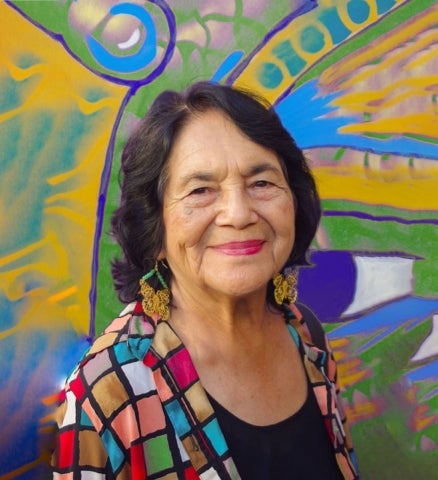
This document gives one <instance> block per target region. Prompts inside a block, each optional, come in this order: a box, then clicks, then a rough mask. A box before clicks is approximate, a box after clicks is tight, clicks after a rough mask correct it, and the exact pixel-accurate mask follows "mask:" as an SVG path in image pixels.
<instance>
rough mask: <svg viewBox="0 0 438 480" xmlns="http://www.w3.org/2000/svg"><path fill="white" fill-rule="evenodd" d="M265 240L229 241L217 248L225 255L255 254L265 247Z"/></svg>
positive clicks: (216, 248)
mask: <svg viewBox="0 0 438 480" xmlns="http://www.w3.org/2000/svg"><path fill="white" fill-rule="evenodd" d="M263 243H264V242H263V240H245V241H243V242H227V243H222V244H221V245H216V246H215V247H214V249H215V250H218V251H220V252H221V253H224V254H225V255H235V256H238V255H255V254H256V253H258V252H260V250H261V249H262V247H263Z"/></svg>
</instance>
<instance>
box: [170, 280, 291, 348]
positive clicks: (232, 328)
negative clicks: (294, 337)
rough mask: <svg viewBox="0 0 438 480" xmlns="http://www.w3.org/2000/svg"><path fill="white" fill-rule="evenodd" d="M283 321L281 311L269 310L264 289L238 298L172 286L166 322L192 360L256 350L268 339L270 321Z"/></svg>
mask: <svg viewBox="0 0 438 480" xmlns="http://www.w3.org/2000/svg"><path fill="white" fill-rule="evenodd" d="M282 318H283V317H282V313H281V312H280V311H276V310H275V309H274V308H272V307H269V306H268V304H267V302H266V290H265V289H263V291H260V292H253V293H251V294H249V295H246V296H244V297H239V298H237V297H229V296H220V295H207V294H205V293H204V292H193V291H191V290H187V289H179V288H178V286H177V285H175V284H173V285H172V307H171V312H170V318H169V320H168V322H169V324H170V326H171V327H172V328H173V329H174V330H175V332H176V333H177V335H178V336H179V337H180V338H181V340H182V342H183V343H184V345H185V346H186V347H187V348H188V349H189V351H190V352H191V354H193V355H195V356H196V352H198V353H199V354H200V355H202V356H203V355H205V354H207V355H208V353H211V354H213V355H214V352H213V350H215V349H217V350H219V351H222V353H224V352H225V351H228V350H232V349H233V348H235V347H236V346H239V347H240V348H242V347H244V346H245V345H246V347H247V348H248V349H252V348H256V345H258V344H259V343H260V342H262V341H266V338H267V337H268V338H269V336H270V335H269V333H268V331H269V330H270V329H271V328H272V321H273V320H280V321H281V322H282V321H283V320H282ZM212 339H214V342H212ZM208 350H210V352H208ZM216 353H219V352H218V351H217V352H216Z"/></svg>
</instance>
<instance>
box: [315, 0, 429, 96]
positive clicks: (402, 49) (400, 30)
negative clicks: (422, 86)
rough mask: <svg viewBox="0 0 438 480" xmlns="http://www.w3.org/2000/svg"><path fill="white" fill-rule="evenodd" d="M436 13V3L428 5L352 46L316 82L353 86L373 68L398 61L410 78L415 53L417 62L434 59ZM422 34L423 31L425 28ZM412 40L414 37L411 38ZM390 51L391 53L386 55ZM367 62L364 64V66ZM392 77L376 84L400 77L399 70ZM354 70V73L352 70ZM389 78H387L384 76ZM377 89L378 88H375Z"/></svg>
mask: <svg viewBox="0 0 438 480" xmlns="http://www.w3.org/2000/svg"><path fill="white" fill-rule="evenodd" d="M437 15H438V6H435V7H431V8H429V9H428V10H426V11H425V12H423V13H421V14H419V15H418V16H416V17H414V18H413V19H411V21H410V22H409V25H406V24H402V25H400V26H399V27H396V28H394V29H393V30H390V31H388V32H386V33H385V35H384V36H381V37H379V38H378V39H377V40H376V41H374V42H372V43H371V44H368V45H366V46H365V47H363V48H361V49H358V50H355V51H354V52H353V53H352V54H351V55H349V56H348V57H346V58H343V59H342V61H340V62H337V63H335V64H333V65H331V66H330V67H328V68H327V69H326V70H324V71H323V72H322V74H321V76H320V77H319V82H320V84H321V85H323V86H328V85H331V84H333V83H336V84H339V85H340V86H341V87H342V88H349V87H352V88H354V87H356V86H357V85H358V84H359V85H360V84H362V82H363V81H364V80H365V79H367V78H369V77H370V76H372V75H373V74H374V72H376V71H378V72H382V73H384V72H386V73H388V72H390V71H391V70H390V69H391V67H392V66H393V65H394V64H397V63H398V62H402V65H401V67H402V68H405V69H406V71H407V73H409V74H410V75H409V76H408V79H409V80H411V79H412V77H413V75H412V74H413V72H412V70H410V68H409V66H410V63H411V62H412V61H413V60H416V61H418V57H417V54H418V53H419V52H420V53H421V57H420V58H421V59H422V60H421V61H420V64H424V62H425V61H427V60H429V61H430V60H434V59H436V49H435V48H436V47H435V48H433V47H434V43H435V42H436V39H437V34H438V32H437V31H436V19H437ZM425 31H426V33H425V34H423V35H422V32H425ZM414 40H415V41H414ZM389 53H391V55H388V54H389ZM375 59H379V60H380V61H379V62H378V63H375V64H372V63H370V61H371V60H375ZM364 66H366V67H367V68H364ZM401 71H402V70H398V71H397V74H398V75H397V76H394V77H391V82H390V83H389V82H388V81H387V82H385V84H382V85H380V84H379V86H378V89H380V88H386V86H387V85H388V83H389V85H392V84H393V82H397V81H400V73H401ZM352 72H354V75H352V74H351V73H352ZM387 80H388V78H387ZM376 90H377V88H376Z"/></svg>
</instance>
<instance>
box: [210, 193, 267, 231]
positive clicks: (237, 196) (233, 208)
mask: <svg viewBox="0 0 438 480" xmlns="http://www.w3.org/2000/svg"><path fill="white" fill-rule="evenodd" d="M218 203H219V205H218V213H217V215H216V223H217V224H218V225H230V226H233V227H234V228H238V229H242V228H245V227H246V226H248V225H251V224H252V223H255V222H256V221H257V218H258V215H257V212H256V210H255V206H254V203H253V201H252V199H251V197H250V196H249V195H248V192H246V190H245V189H244V188H233V189H228V190H226V191H223V192H222V193H221V195H220V198H219V200H218Z"/></svg>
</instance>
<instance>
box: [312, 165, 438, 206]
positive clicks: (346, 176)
mask: <svg viewBox="0 0 438 480" xmlns="http://www.w3.org/2000/svg"><path fill="white" fill-rule="evenodd" d="M313 172H314V174H315V178H316V182H317V185H318V189H319V192H320V195H321V197H322V198H323V199H327V200H328V199H330V200H352V201H356V202H363V203H367V204H370V205H387V206H392V207H396V208H403V209H407V210H436V209H437V208H438V197H437V192H438V166H437V167H435V168H432V167H431V168H430V170H429V173H428V174H427V173H426V172H423V173H422V177H420V178H412V177H409V176H408V175H407V174H406V175H400V176H399V177H398V178H394V176H395V175H394V171H393V170H390V171H388V172H385V171H372V170H366V169H365V167H362V168H361V167H358V166H351V167H343V168H342V170H341V169H339V168H338V167H315V168H314V169H313ZM385 173H386V174H385Z"/></svg>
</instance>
